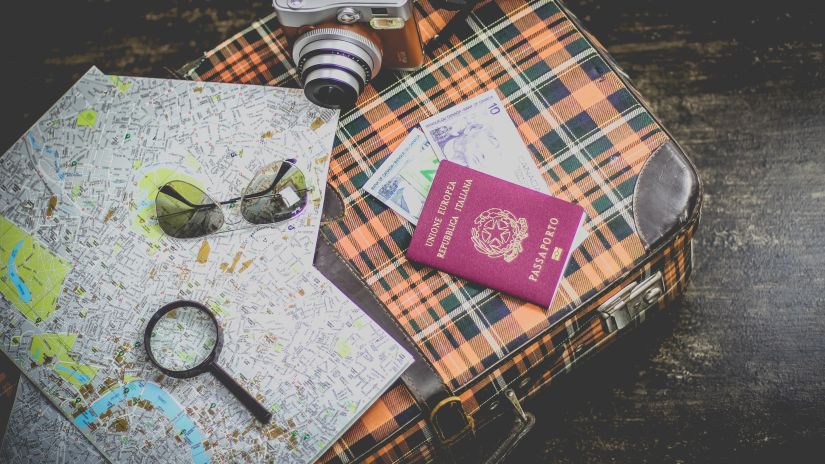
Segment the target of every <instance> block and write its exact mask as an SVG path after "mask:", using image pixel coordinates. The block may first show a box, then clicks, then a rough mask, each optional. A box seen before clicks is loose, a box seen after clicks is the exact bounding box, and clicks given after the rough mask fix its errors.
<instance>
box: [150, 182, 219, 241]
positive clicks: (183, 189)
mask: <svg viewBox="0 0 825 464" xmlns="http://www.w3.org/2000/svg"><path fill="white" fill-rule="evenodd" d="M155 207H156V209H157V215H158V224H159V225H160V228H161V229H163V232H165V233H166V235H169V236H170V237H175V238H193V237H202V236H204V235H208V234H211V233H213V232H216V231H217V230H218V229H220V228H221V226H223V222H224V219H223V212H221V208H220V207H219V206H218V205H217V204H216V202H215V200H213V199H212V198H210V197H209V195H207V194H206V193H205V192H204V191H203V190H201V189H199V188H197V187H195V186H194V185H192V184H190V183H187V182H183V181H172V182H169V183H168V184H165V185H164V186H163V187H161V188H160V190H159V191H158V196H157V200H156V201H155Z"/></svg>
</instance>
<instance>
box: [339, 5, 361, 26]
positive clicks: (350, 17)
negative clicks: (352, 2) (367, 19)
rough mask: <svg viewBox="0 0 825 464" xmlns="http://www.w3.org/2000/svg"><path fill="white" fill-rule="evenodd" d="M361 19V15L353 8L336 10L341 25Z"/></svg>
mask: <svg viewBox="0 0 825 464" xmlns="http://www.w3.org/2000/svg"><path fill="white" fill-rule="evenodd" d="M359 19H361V13H359V12H358V10H356V9H355V8H351V7H346V8H341V9H340V10H338V22H339V23H341V24H352V23H354V22H357V21H358V20H359Z"/></svg>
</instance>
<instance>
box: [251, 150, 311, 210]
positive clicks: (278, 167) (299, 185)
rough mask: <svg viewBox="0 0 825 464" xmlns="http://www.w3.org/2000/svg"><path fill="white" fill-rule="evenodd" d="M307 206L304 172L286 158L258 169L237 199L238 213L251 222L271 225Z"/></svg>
mask: <svg viewBox="0 0 825 464" xmlns="http://www.w3.org/2000/svg"><path fill="white" fill-rule="evenodd" d="M306 205H307V185H306V178H305V177H304V173H303V172H301V170H300V169H298V168H297V167H296V166H295V165H294V164H292V163H290V162H288V161H279V162H277V163H273V164H270V165H269V166H267V167H265V168H264V169H262V170H261V171H260V172H258V174H257V175H256V176H255V178H254V179H252V182H250V183H249V186H248V187H247V188H246V191H245V192H244V195H243V199H242V200H241V214H242V215H243V217H244V219H246V220H247V221H249V222H251V223H252V224H272V223H274V222H280V221H284V220H287V219H290V218H293V217H295V216H297V215H298V214H299V213H300V212H301V211H303V209H304V208H305V207H306Z"/></svg>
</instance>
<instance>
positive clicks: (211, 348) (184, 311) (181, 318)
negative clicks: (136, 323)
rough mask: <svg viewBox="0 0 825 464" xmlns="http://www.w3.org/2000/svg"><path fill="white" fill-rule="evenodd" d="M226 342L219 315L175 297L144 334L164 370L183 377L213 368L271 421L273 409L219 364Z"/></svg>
mask: <svg viewBox="0 0 825 464" xmlns="http://www.w3.org/2000/svg"><path fill="white" fill-rule="evenodd" d="M222 345H223V337H222V334H221V328H220V326H218V320H217V319H215V315H214V314H212V311H209V309H207V308H206V306H204V305H202V304H200V303H197V302H194V301H185V300H180V301H175V302H172V303H169V304H167V305H166V306H164V307H162V308H160V309H159V310H158V312H156V313H155V315H154V316H152V319H150V320H149V324H148V325H147V326H146V332H144V334H143V346H145V347H146V353H147V354H148V355H149V359H150V360H151V361H152V364H154V365H155V366H156V367H157V368H158V369H160V371H161V372H163V373H164V374H166V375H168V376H170V377H176V378H179V379H186V378H190V377H194V376H196V375H199V374H202V373H204V372H211V373H212V375H214V376H215V377H216V378H217V379H218V380H219V381H220V382H221V383H222V384H224V386H225V387H226V388H228V389H229V391H231V392H232V394H234V395H235V397H236V398H238V400H240V402H241V403H243V405H244V406H246V408H247V409H249V412H251V413H252V415H253V416H255V418H256V419H258V421H259V422H261V423H263V424H268V423H269V420H270V419H271V418H272V413H271V412H269V411H268V410H267V409H266V408H265V407H264V405H262V404H261V403H260V402H258V400H256V399H255V397H253V396H252V395H250V394H249V392H248V391H246V390H245V389H244V388H243V387H242V386H240V384H238V382H236V381H235V379H233V378H232V377H230V376H229V374H228V373H227V372H226V371H225V370H223V368H222V367H221V366H219V365H218V355H219V354H220V353H221V346H222Z"/></svg>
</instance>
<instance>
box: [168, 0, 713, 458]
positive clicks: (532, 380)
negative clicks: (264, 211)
mask: <svg viewBox="0 0 825 464" xmlns="http://www.w3.org/2000/svg"><path fill="white" fill-rule="evenodd" d="M415 9H416V13H417V15H418V19H419V27H420V30H421V33H422V36H423V38H424V39H425V40H426V39H427V38H429V37H432V36H433V35H434V34H435V33H437V32H438V31H439V30H440V29H441V28H442V27H443V26H444V25H445V23H446V22H447V21H448V20H449V18H450V17H451V15H453V14H454V13H452V12H448V11H444V10H435V9H434V8H433V6H432V5H431V4H430V3H429V2H428V1H421V2H418V3H417V4H416V5H415ZM287 50H288V48H287V44H286V42H285V39H284V37H283V34H282V32H281V31H280V29H279V27H278V24H277V18H275V16H274V15H270V16H269V17H267V18H264V19H263V20H261V21H258V22H256V23H255V24H253V25H252V26H251V27H250V28H248V29H247V30H245V31H243V32H241V33H239V34H238V35H236V36H235V37H232V38H231V39H229V40H227V41H226V42H224V43H223V44H221V45H220V46H218V47H217V48H215V49H214V50H212V51H210V52H208V53H206V54H205V55H204V56H203V57H202V58H201V59H199V60H196V61H194V62H192V63H190V64H189V65H187V66H185V67H184V68H182V69H181V70H180V74H182V75H183V76H185V77H187V78H191V79H200V80H210V81H224V82H248V83H256V84H271V85H281V86H298V85H299V84H298V81H297V74H296V71H295V68H294V67H293V65H292V62H291V60H290V58H289V53H288V51H287ZM491 88H497V89H498V91H499V93H500V94H501V96H502V98H503V101H504V102H505V104H506V106H507V110H508V113H509V115H510V117H511V118H512V119H513V121H514V122H515V123H516V125H517V127H518V129H519V132H520V133H521V135H522V137H523V139H524V141H525V142H526V144H527V147H528V149H529V150H530V152H531V153H532V154H533V155H534V157H535V161H536V162H537V164H538V166H539V167H540V169H541V172H542V173H543V175H544V176H545V179H546V180H547V182H548V184H549V185H550V188H551V190H552V193H553V194H554V195H556V196H558V197H561V198H564V199H567V200H570V201H573V202H576V203H578V204H579V205H582V206H583V207H584V208H585V211H586V214H587V221H586V225H585V227H586V228H587V231H588V233H589V236H588V239H587V240H586V241H585V242H584V244H583V245H582V246H581V247H580V248H579V249H578V250H577V251H576V252H575V253H574V254H573V256H572V259H571V263H570V265H569V267H568V268H567V271H566V275H565V280H564V281H563V282H562V284H561V285H560V287H559V291H558V294H557V296H556V298H555V300H554V302H553V305H552V307H551V308H549V310H547V309H544V308H539V307H537V306H535V305H531V304H528V303H525V302H523V301H519V300H517V299H515V298H512V297H510V296H508V295H505V294H500V293H498V292H495V291H492V290H490V289H486V288H482V287H480V286H478V285H475V284H473V283H470V282H467V281H464V280H461V279H458V278H455V277H453V276H450V275H448V274H445V273H443V272H440V271H437V270H434V269H432V268H428V267H426V266H421V265H418V264H414V263H411V262H409V261H408V260H407V259H406V258H405V256H404V252H405V250H406V249H407V247H408V245H409V243H410V238H411V233H412V227H411V225H410V224H409V223H408V222H406V221H405V220H403V219H402V218H401V217H399V216H398V215H396V214H395V213H394V212H393V211H391V210H389V209H387V208H386V207H385V206H384V205H383V204H382V203H380V202H379V201H377V200H376V199H375V198H373V197H371V196H370V195H369V194H367V193H366V192H365V191H364V190H363V188H362V187H363V185H364V183H365V181H366V180H367V179H368V178H369V176H370V175H371V173H372V172H374V170H375V169H376V168H377V167H378V166H379V165H380V164H381V162H382V161H383V160H384V159H385V158H386V157H387V156H388V155H389V154H390V153H391V152H392V150H393V149H394V148H395V147H396V146H397V145H398V144H399V143H400V142H401V140H402V139H403V138H404V137H405V136H406V134H407V132H408V131H409V130H410V129H411V128H412V127H414V126H415V125H416V124H418V122H419V121H421V120H423V119H425V118H427V117H428V116H430V115H432V114H434V113H437V112H439V111H441V110H443V109H446V108H449V107H450V106H452V105H454V104H457V103H460V102H461V101H463V100H465V99H467V98H469V97H472V96H473V95H474V94H477V93H480V92H482V91H485V90H488V89H491ZM328 183H329V185H328V194H327V199H328V200H327V204H326V205H325V215H326V220H325V223H324V225H323V227H322V231H321V235H322V237H323V240H319V246H318V249H317V252H316V266H317V267H318V268H319V269H320V270H321V271H322V272H323V273H324V274H325V275H326V276H327V277H329V278H330V279H331V280H332V281H333V282H334V283H335V284H336V285H338V286H339V287H340V288H341V289H342V290H344V291H345V292H346V293H347V294H348V295H349V296H350V297H351V298H352V299H353V300H355V301H356V302H357V303H358V304H359V306H361V307H362V308H363V309H364V310H365V311H367V312H368V313H369V314H370V316H371V317H373V318H374V319H375V320H376V321H378V322H379V323H380V324H381V325H382V326H383V327H384V328H385V330H387V331H388V332H389V333H391V334H392V335H393V336H394V337H395V338H396V339H397V340H398V341H399V342H401V343H402V344H403V345H404V346H406V347H407V348H408V350H409V351H410V352H411V353H412V354H413V355H414V356H415V358H416V361H415V363H414V365H413V366H412V367H411V368H410V369H409V370H408V371H407V372H406V373H405V374H404V376H402V378H401V380H400V381H399V382H397V383H396V384H395V385H394V386H393V387H392V388H391V389H390V390H389V391H388V392H386V393H385V394H384V395H383V396H382V397H381V399H379V400H378V402H376V403H375V404H374V405H373V406H372V407H371V408H370V409H369V410H368V412H367V413H365V414H364V415H363V416H362V417H361V418H360V419H359V420H358V422H357V423H356V424H355V425H354V426H353V427H352V428H351V429H349V430H348V431H347V432H346V433H345V434H344V436H343V437H342V438H341V439H340V440H338V442H337V443H335V444H334V445H333V446H332V448H331V449H330V450H329V452H327V453H326V455H325V456H324V457H323V458H322V462H326V463H348V462H355V461H366V462H384V463H393V462H428V461H432V460H442V461H446V462H482V461H484V460H487V462H497V461H499V460H501V458H503V457H504V456H505V455H506V454H507V452H508V451H509V450H511V449H512V448H513V446H514V445H515V444H516V443H517V442H518V441H519V440H520V439H521V438H522V437H523V436H524V435H525V434H526V432H527V431H528V430H529V429H530V427H532V425H533V423H534V420H535V419H534V418H533V417H532V415H530V414H529V413H527V412H525V411H524V410H523V408H522V407H521V402H522V401H524V400H525V399H527V398H530V397H533V396H534V395H536V394H537V393H538V392H540V391H542V390H544V389H545V388H546V387H547V386H548V385H549V384H551V383H552V382H553V381H554V379H556V378H557V377H559V376H561V375H563V374H564V373H566V372H568V371H570V369H571V368H572V367H573V366H574V365H575V364H576V363H577V362H578V361H580V360H582V359H583V358H585V357H586V356H588V355H590V354H593V353H595V352H597V351H599V350H601V349H603V348H604V347H605V346H607V345H608V344H609V343H610V342H611V341H613V340H615V339H616V338H617V337H618V336H619V335H620V334H622V333H623V332H626V329H628V328H630V327H633V326H634V325H636V324H637V323H638V322H639V321H642V320H644V317H645V314H646V313H649V312H652V311H653V310H662V309H665V308H666V307H667V305H668V303H670V302H672V301H673V300H674V299H676V298H677V297H678V296H680V295H681V294H682V293H683V292H684V290H685V288H686V286H687V282H688V278H689V275H690V272H691V268H692V237H693V233H694V231H695V229H696V226H697V224H698V220H699V212H700V203H701V187H700V183H699V180H698V177H697V174H696V170H695V168H694V167H693V165H692V163H691V161H690V160H689V159H688V158H687V157H686V156H685V154H684V152H683V151H682V150H681V149H680V148H679V146H678V145H677V144H676V142H675V141H674V140H673V139H672V138H671V136H670V135H669V133H668V132H667V131H666V130H665V129H664V128H663V127H662V126H661V124H660V123H659V122H658V121H657V120H656V119H655V117H654V116H653V115H652V114H651V112H650V110H649V109H648V107H647V105H646V104H645V102H644V100H642V98H641V97H640V96H639V95H638V93H637V92H636V91H635V89H634V88H633V87H632V85H631V84H630V83H629V81H628V78H627V76H626V75H625V74H624V73H623V72H622V71H621V70H620V69H619V68H618V67H617V66H616V64H615V62H614V61H613V60H612V59H611V57H610V55H608V54H607V52H606V51H605V50H604V48H603V47H601V46H600V44H599V43H598V42H597V41H596V40H595V39H594V38H593V37H592V36H590V35H589V34H588V33H587V32H586V31H585V30H584V29H583V28H582V27H581V25H580V24H579V22H578V21H577V20H576V18H575V17H574V16H573V15H572V14H571V13H570V12H569V11H567V10H566V9H565V8H564V6H563V5H561V4H560V3H559V2H557V1H553V0H532V1H528V2H524V1H518V0H500V1H486V2H482V3H481V4H480V5H479V6H477V7H476V8H475V9H474V11H473V13H472V14H471V15H470V17H469V18H468V20H467V21H466V23H463V24H462V25H461V26H460V27H459V29H458V32H457V34H456V35H455V36H454V37H452V38H450V40H449V42H448V43H447V44H446V45H444V46H442V47H441V48H439V49H438V50H436V52H435V54H434V58H433V59H432V60H431V61H428V62H427V63H426V65H425V67H424V68H423V69H421V70H419V71H416V72H412V73H394V72H389V71H384V72H382V73H381V74H380V75H379V76H378V78H377V79H376V80H374V81H373V83H372V85H371V86H369V87H368V88H367V89H366V91H365V92H364V94H363V95H362V96H361V97H360V99H359V101H358V105H357V107H356V108H355V109H353V110H351V111H349V112H346V113H343V114H342V115H341V122H340V129H339V131H338V133H337V138H336V143H335V147H334V149H333V153H332V160H331V165H330V174H329V179H328ZM505 420H507V421H511V422H512V428H511V430H512V431H511V433H510V435H509V436H506V437H496V440H493V441H496V442H497V443H493V444H492V445H488V446H481V445H480V440H479V438H478V435H479V434H480V433H482V431H484V430H485V429H486V430H490V429H492V427H488V425H489V424H493V423H495V422H500V421H505ZM500 429H501V426H498V428H496V430H500ZM490 442H491V440H485V443H488V444H489V443H490Z"/></svg>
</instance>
